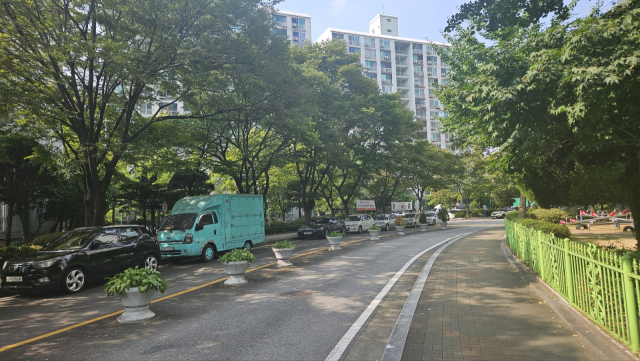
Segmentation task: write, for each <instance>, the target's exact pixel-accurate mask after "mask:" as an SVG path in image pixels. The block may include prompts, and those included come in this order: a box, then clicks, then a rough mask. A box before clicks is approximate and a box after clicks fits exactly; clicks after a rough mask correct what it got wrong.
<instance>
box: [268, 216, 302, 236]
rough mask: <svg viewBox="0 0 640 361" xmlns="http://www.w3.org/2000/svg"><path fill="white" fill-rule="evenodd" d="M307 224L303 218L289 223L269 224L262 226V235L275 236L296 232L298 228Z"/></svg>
mask: <svg viewBox="0 0 640 361" xmlns="http://www.w3.org/2000/svg"><path fill="white" fill-rule="evenodd" d="M306 224H307V222H306V221H305V219H304V218H298V219H295V220H293V221H291V222H271V224H269V223H265V225H264V233H265V234H276V233H284V232H296V231H298V228H300V227H302V226H304V225H306Z"/></svg>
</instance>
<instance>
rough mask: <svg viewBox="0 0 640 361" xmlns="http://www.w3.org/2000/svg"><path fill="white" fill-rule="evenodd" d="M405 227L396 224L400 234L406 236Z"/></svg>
mask: <svg viewBox="0 0 640 361" xmlns="http://www.w3.org/2000/svg"><path fill="white" fill-rule="evenodd" d="M404 227H405V226H396V231H398V233H397V235H398V236H404Z"/></svg>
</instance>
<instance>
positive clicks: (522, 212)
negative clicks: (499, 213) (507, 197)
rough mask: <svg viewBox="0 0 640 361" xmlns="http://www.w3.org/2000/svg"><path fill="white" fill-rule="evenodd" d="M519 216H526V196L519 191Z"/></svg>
mask: <svg viewBox="0 0 640 361" xmlns="http://www.w3.org/2000/svg"><path fill="white" fill-rule="evenodd" d="M520 218H527V197H525V195H524V194H522V192H520Z"/></svg>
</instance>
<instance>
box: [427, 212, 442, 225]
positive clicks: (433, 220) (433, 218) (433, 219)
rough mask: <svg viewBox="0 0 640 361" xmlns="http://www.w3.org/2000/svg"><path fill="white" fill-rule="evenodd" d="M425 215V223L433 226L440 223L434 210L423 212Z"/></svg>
mask: <svg viewBox="0 0 640 361" xmlns="http://www.w3.org/2000/svg"><path fill="white" fill-rule="evenodd" d="M425 215H426V216H427V224H429V225H432V226H435V225H436V224H438V223H441V222H440V220H439V219H438V214H437V213H436V212H425Z"/></svg>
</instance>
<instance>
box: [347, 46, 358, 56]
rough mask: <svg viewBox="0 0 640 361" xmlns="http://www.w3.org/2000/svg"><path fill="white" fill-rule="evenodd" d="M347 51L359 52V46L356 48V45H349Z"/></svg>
mask: <svg viewBox="0 0 640 361" xmlns="http://www.w3.org/2000/svg"><path fill="white" fill-rule="evenodd" d="M349 52H350V53H351V54H353V53H359V52H360V48H356V47H353V46H350V47H349Z"/></svg>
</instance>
